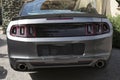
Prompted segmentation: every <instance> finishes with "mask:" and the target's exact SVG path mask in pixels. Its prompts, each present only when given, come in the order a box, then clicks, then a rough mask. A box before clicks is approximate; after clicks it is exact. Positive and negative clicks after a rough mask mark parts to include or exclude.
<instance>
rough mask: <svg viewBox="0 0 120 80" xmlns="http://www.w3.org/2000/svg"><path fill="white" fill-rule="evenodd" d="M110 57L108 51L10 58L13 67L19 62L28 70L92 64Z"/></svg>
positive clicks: (15, 67)
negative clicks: (95, 53) (74, 54)
mask: <svg viewBox="0 0 120 80" xmlns="http://www.w3.org/2000/svg"><path fill="white" fill-rule="evenodd" d="M109 57H110V54H109V53H103V54H101V55H94V56H84V57H83V56H56V57H55V56H51V57H40V58H32V59H22V58H20V59H18V58H10V62H11V65H12V68H13V69H17V66H18V65H19V64H25V65H26V66H27V68H28V70H34V69H38V68H55V67H78V66H94V65H95V63H96V62H97V61H98V60H103V61H107V60H108V59H109Z"/></svg>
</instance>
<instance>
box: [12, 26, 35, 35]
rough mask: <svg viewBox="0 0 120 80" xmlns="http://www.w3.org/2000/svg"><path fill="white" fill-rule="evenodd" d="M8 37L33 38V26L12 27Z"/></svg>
mask: <svg viewBox="0 0 120 80" xmlns="http://www.w3.org/2000/svg"><path fill="white" fill-rule="evenodd" d="M10 35H12V36H16V37H35V36H36V31H35V27H34V26H29V25H13V26H12V27H11V29H10Z"/></svg>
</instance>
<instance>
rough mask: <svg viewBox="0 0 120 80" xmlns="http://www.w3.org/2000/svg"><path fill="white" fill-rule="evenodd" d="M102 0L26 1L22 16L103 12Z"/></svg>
mask: <svg viewBox="0 0 120 80" xmlns="http://www.w3.org/2000/svg"><path fill="white" fill-rule="evenodd" d="M102 8H103V5H102V0H33V1H30V2H27V3H25V5H24V6H23V8H22V11H21V13H20V15H21V16H27V15H40V14H61V13H80V14H85V13H88V14H102V11H103V10H102Z"/></svg>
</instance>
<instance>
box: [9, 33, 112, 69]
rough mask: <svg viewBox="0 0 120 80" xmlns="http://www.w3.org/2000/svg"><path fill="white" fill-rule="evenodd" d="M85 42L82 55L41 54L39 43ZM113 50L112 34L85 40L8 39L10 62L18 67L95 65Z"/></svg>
mask: <svg viewBox="0 0 120 80" xmlns="http://www.w3.org/2000/svg"><path fill="white" fill-rule="evenodd" d="M70 43H84V44H85V50H84V53H83V54H82V55H74V54H73V55H56V56H39V55H38V52H37V45H40V44H54V45H55V44H70ZM111 50H112V35H111V36H109V37H103V38H99V39H92V40H84V41H79V40H77V42H76V41H75V42H74V41H72V42H71V41H64V42H63V41H62V42H60V41H56V42H22V41H14V40H11V39H8V53H9V58H10V64H11V66H12V68H13V69H15V70H16V69H17V66H18V65H19V64H25V65H26V66H27V67H28V69H29V70H31V69H36V68H51V67H74V66H94V64H95V63H96V62H97V61H98V60H104V61H107V60H108V59H109V57H110V55H111Z"/></svg>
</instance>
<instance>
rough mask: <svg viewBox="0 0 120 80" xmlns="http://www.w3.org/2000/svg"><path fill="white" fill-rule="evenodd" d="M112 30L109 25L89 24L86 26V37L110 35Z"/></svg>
mask: <svg viewBox="0 0 120 80" xmlns="http://www.w3.org/2000/svg"><path fill="white" fill-rule="evenodd" d="M109 31H110V28H109V26H108V24H107V23H89V24H86V35H99V34H104V33H108V32H109Z"/></svg>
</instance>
